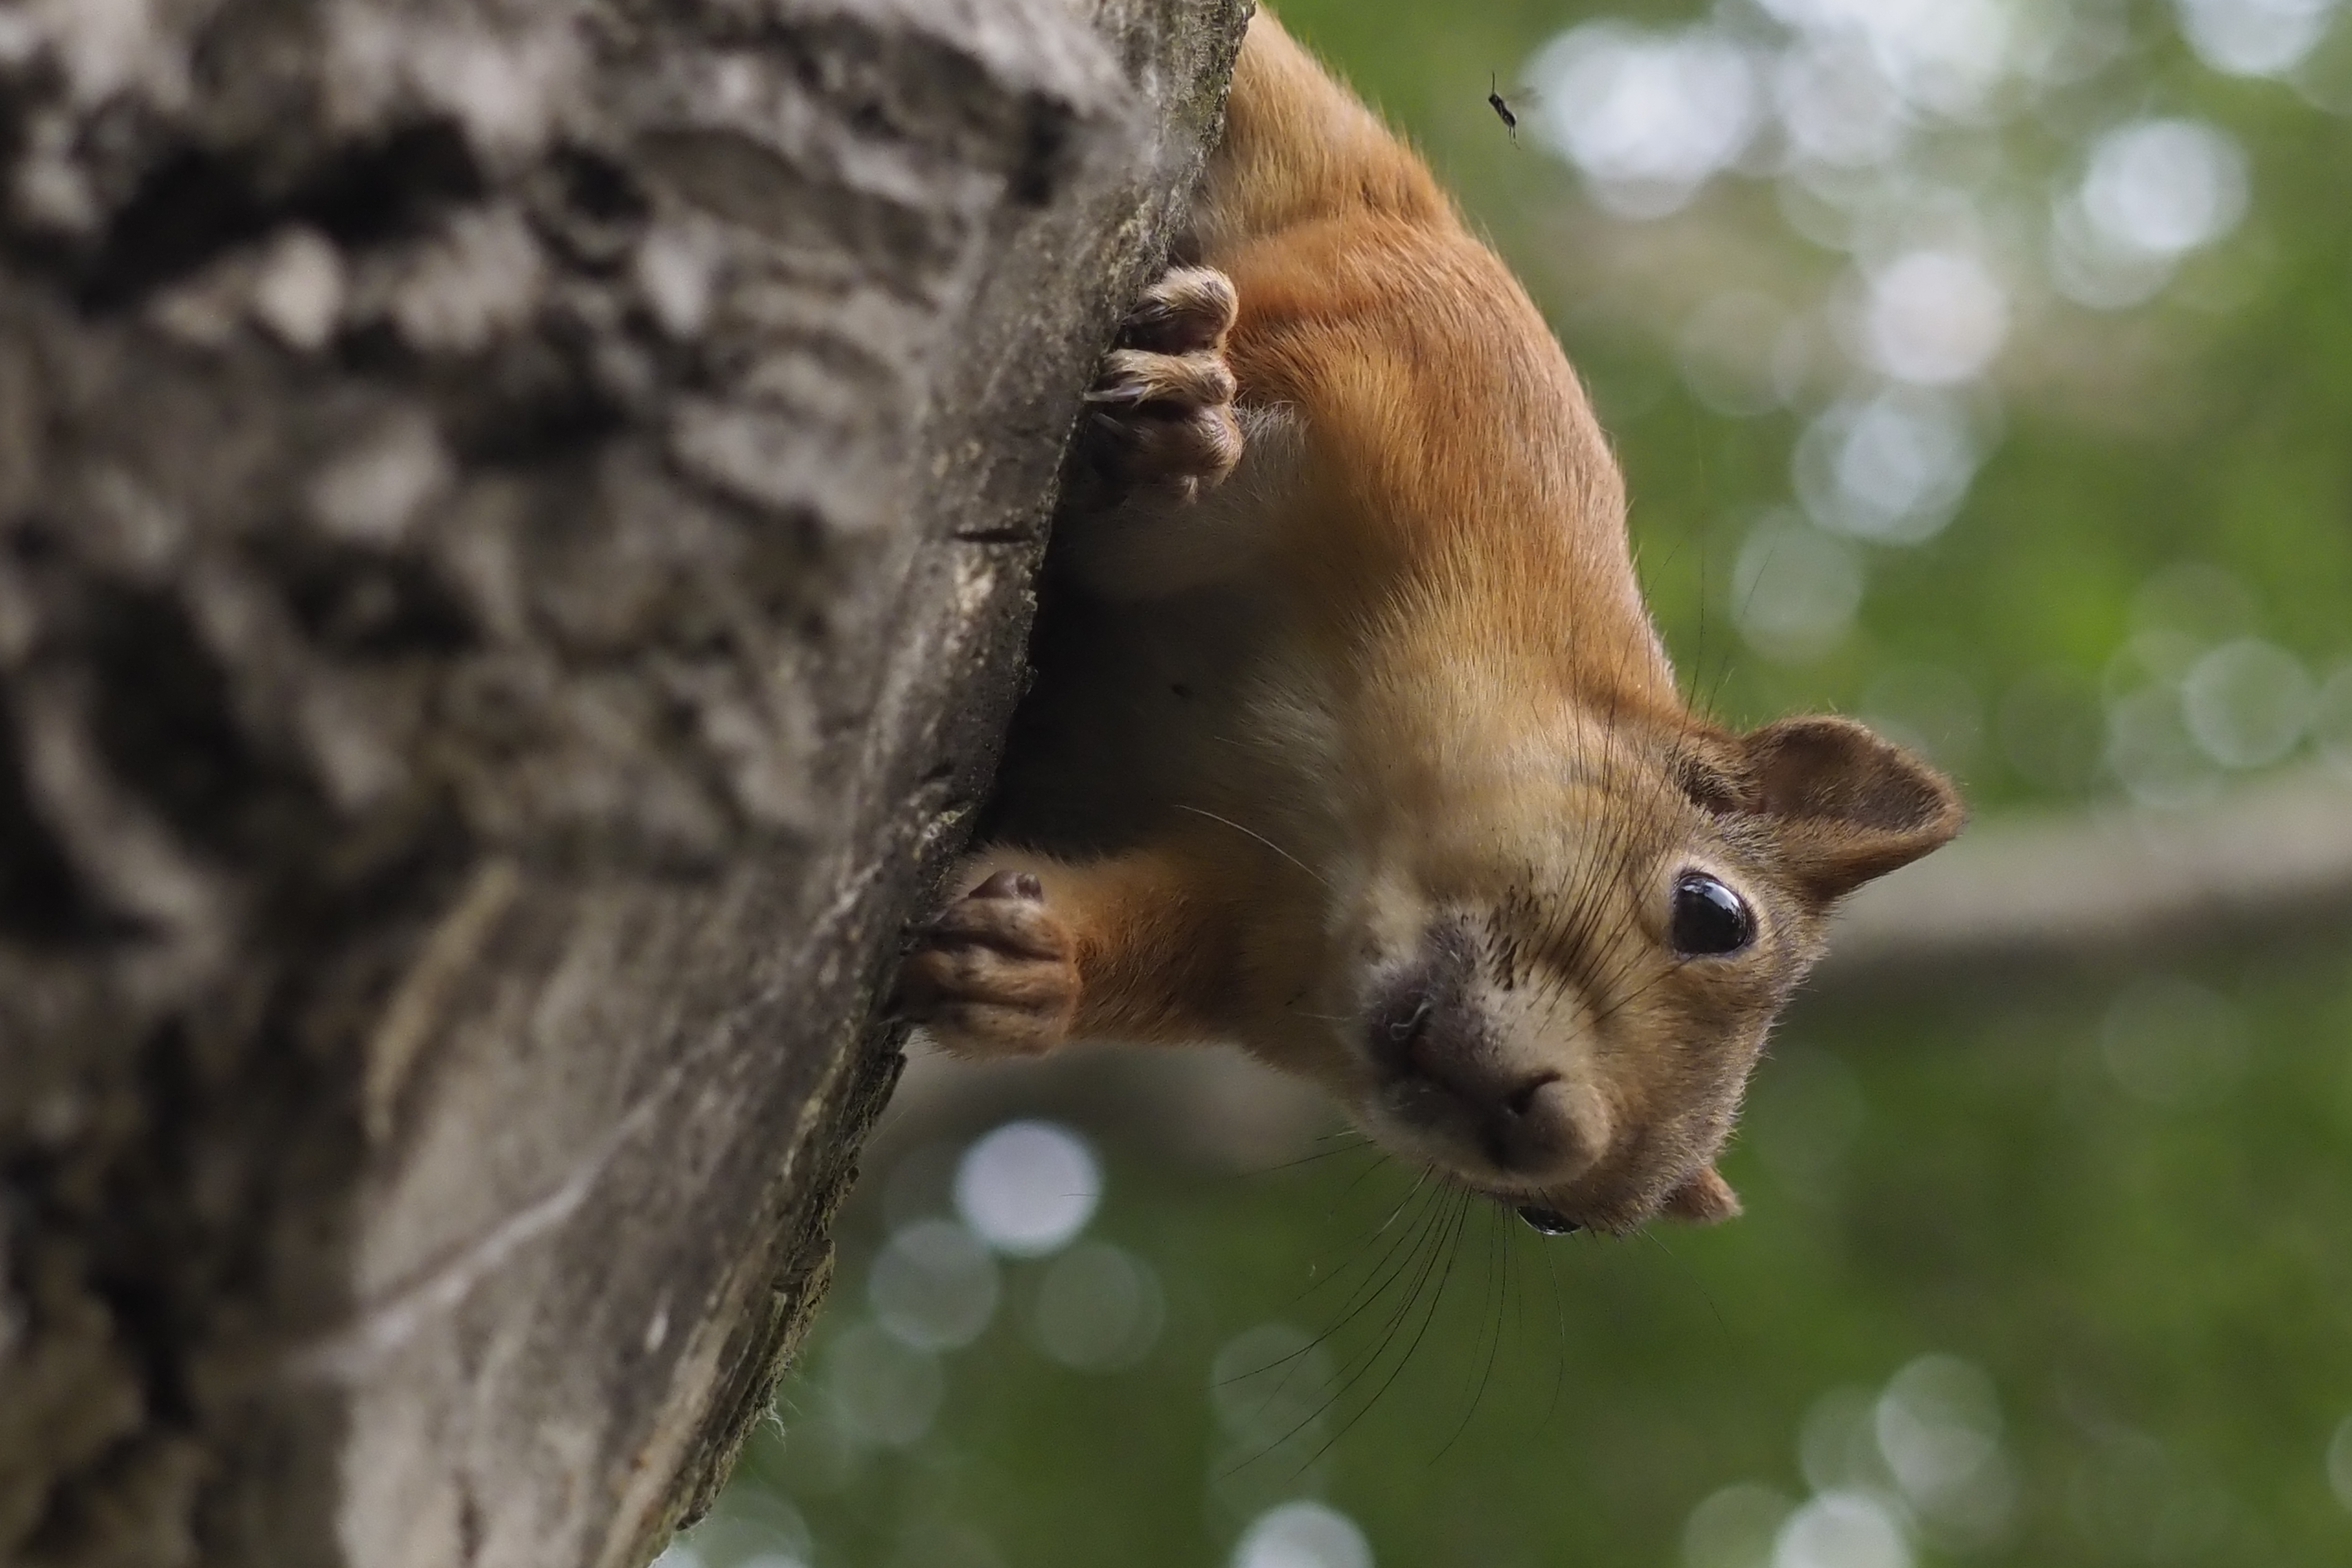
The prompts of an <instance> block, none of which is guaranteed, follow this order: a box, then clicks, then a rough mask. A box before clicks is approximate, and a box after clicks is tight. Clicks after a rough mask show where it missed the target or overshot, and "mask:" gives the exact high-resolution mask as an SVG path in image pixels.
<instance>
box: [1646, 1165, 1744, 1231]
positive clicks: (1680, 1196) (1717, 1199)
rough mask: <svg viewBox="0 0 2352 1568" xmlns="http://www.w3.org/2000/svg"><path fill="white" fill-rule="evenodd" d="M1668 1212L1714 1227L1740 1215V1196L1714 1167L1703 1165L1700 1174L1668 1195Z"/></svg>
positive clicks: (1678, 1217) (1674, 1216) (1675, 1216)
mask: <svg viewBox="0 0 2352 1568" xmlns="http://www.w3.org/2000/svg"><path fill="white" fill-rule="evenodd" d="M1664 1213H1665V1214H1666V1215H1669V1216H1670V1217H1672V1218H1675V1219H1686V1220H1689V1221H1690V1222H1691V1223H1693V1224H1694V1225H1713V1224H1715V1223H1716V1222H1717V1221H1718V1220H1727V1219H1730V1218H1732V1217H1733V1216H1734V1215H1738V1213H1739V1194H1738V1193H1735V1192H1733V1191H1732V1190H1731V1184H1730V1183H1729V1182H1727V1181H1725V1180H1724V1179H1723V1175H1722V1173H1720V1172H1718V1171H1717V1169H1716V1168H1715V1167H1714V1166H1713V1165H1701V1166H1700V1167H1699V1168H1698V1174H1697V1175H1696V1176H1693V1177H1692V1178H1691V1179H1690V1180H1689V1181H1687V1182H1685V1183H1684V1184H1682V1185H1681V1186H1679V1187H1676V1188H1675V1190H1674V1191H1673V1192H1671V1193H1668V1194H1666V1204H1665V1208H1664Z"/></svg>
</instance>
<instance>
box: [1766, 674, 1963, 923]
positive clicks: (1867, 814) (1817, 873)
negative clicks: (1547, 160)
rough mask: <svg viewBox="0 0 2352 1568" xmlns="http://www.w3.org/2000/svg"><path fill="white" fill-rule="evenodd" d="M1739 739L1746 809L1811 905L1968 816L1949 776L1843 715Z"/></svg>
mask: <svg viewBox="0 0 2352 1568" xmlns="http://www.w3.org/2000/svg"><path fill="white" fill-rule="evenodd" d="M1740 746H1741V749H1742V751H1744V752H1745V753H1746V755H1747V761H1748V773H1749V777H1750V778H1751V779H1752V780H1753V781H1754V784H1755V787H1756V805H1755V809H1756V810H1757V811H1759V812H1760V813H1761V814H1762V815H1763V816H1766V817H1768V818H1769V819H1770V820H1771V823H1772V827H1773V831H1774V834H1775V837H1777V838H1778V839H1779V841H1780V853H1781V855H1782V858H1783V859H1784V860H1785V862H1786V864H1787V865H1788V868H1789V870H1790V875H1791V876H1792V877H1794V879H1796V881H1797V884H1798V886H1799V887H1800V888H1801V889H1803V890H1804V892H1805V893H1806V894H1807V895H1808V896H1809V897H1810V898H1811V900H1813V902H1814V903H1815V904H1816V905H1817V906H1820V907H1823V908H1826V907H1827V906H1828V905H1830V904H1831V903H1832V902H1834V901H1835V900H1838V899H1840V898H1842V897H1843V896H1844V895H1845V894H1847V893H1850V892H1852V891H1853V889H1856V888H1858V887H1860V886H1861V885H1862V884H1863V883H1864V882H1867V881H1869V880H1870V879H1872V878H1874V877H1883V876H1885V874H1886V873H1887V872H1889V871H1892V870H1894V869H1895V868H1896V867H1897V866H1903V865H1907V864H1909V863H1910V862H1911V861H1913V860H1916V859H1917V858H1919V857H1920V856H1922V855H1925V854H1927V851H1929V850H1930V849H1933V848H1935V847H1937V846H1938V845H1940V844H1943V843H1945V842H1947V841H1948V840H1949V839H1950V838H1951V837H1952V835H1954V834H1956V833H1958V831H1959V830H1960V824H1961V823H1962V822H1963V821H1965V820H1966V819H1967V816H1968V812H1967V810H1966V809H1965V808H1964V807H1963V806H1962V805H1960V796H1959V792H1958V791H1957V790H1955V789H1954V788H1953V787H1952V785H1951V781H1949V780H1948V779H1947V778H1945V777H1944V775H1943V774H1941V773H1937V772H1936V770H1935V769H1933V768H1931V767H1929V766H1927V763H1923V762H1921V761H1919V759H1918V758H1916V757H1914V756H1913V755H1912V754H1911V753H1910V752H1906V751H1905V750H1903V748H1901V747H1900V746H1896V745H1892V744H1889V743H1888V742H1885V741H1882V740H1880V739H1879V738H1878V737H1877V736H1876V735H1874V734H1872V733H1871V732H1870V731H1868V730H1867V729H1864V727H1863V726H1862V725H1860V724H1857V723H1855V722H1854V721H1853V720H1851V719H1836V718H1831V717H1828V716H1826V715H1823V716H1816V717H1811V718H1802V719H1782V720H1780V721H1777V722H1775V723H1770V724H1767V725H1765V726H1764V727H1763V728H1762V729H1760V730H1755V731H1749V732H1748V735H1747V736H1746V737H1745V738H1744V739H1743V740H1742V741H1741V742H1740Z"/></svg>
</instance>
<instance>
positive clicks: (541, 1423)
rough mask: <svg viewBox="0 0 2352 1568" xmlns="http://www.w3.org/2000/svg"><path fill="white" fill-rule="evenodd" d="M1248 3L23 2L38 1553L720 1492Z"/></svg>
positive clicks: (25, 1334)
mask: <svg viewBox="0 0 2352 1568" xmlns="http://www.w3.org/2000/svg"><path fill="white" fill-rule="evenodd" d="M1241 9H1242V0H1208V3H1205V4H1200V5H1186V6H1181V7H1180V6H1178V5H1175V4H1173V0H1080V3H1073V4H1060V3H1056V0H334V3H331V4H324V5H284V4H280V3H276V0H158V3H155V4H151V5H118V4H102V5H101V4H96V3H94V0H33V3H31V4H18V5H6V6H0V172H5V189H4V190H0V198H5V216H0V680H5V693H0V695H5V709H0V1562H19V1563H42V1564H58V1565H66V1564H72V1565H75V1568H94V1565H97V1564H114V1563H121V1564H126V1565H127V1564H138V1565H140V1568H164V1565H171V1564H179V1563H224V1564H226V1563H237V1564H248V1563H282V1564H297V1563H352V1564H369V1565H376V1564H385V1565H390V1564H416V1565H419V1568H423V1565H427V1564H430V1565H433V1568H442V1565H448V1564H461V1563H463V1564H498V1565H507V1564H515V1565H520V1564H549V1565H563V1568H572V1565H583V1568H584V1565H587V1564H606V1563H616V1564H625V1563H637V1562H642V1561H643V1560H645V1559H646V1557H648V1556H650V1555H651V1554H652V1552H654V1551H655V1550H656V1548H657V1546H658V1545H659V1543H660V1542H661V1540H662V1539H663V1538H664V1536H665V1534H666V1533H667V1530H668V1529H669V1528H670V1527H671V1526H672V1525H673V1524H674V1523H675V1522H677V1521H678V1520H679V1519H680V1518H681V1517H682V1516H683V1515H685V1514H687V1513H688V1512H690V1511H691V1510H693V1509H694V1508H695V1507H696V1505H697V1503H698V1501H699V1500H702V1499H704V1498H705V1497H706V1496H707V1494H708V1491H709V1489H710V1488H711V1487H713V1486H715V1485H716V1483H717V1481H718V1479H719V1478H720V1477H721V1476H722V1474H723V1470H724V1467H725V1462H726V1459H727V1457H728V1455H729V1453H730V1450H731V1447H732V1445H733V1443H734V1442H735V1441H737V1440H738V1438H739V1437H740V1434H741V1432H742V1431H743V1430H744V1428H745V1426H747V1424H748V1423H749V1422H750V1421H751V1420H752V1419H753V1418H754V1417H755V1416H756V1415H758V1414H759V1413H760V1412H761V1410H762V1408H763V1406H764V1402H765V1400H766V1397H767V1394H768V1391H769V1389H770V1386H771V1384H772V1379H773V1377H774V1375H775V1373H776V1371H777V1369H778V1367H779V1366H780V1364H781V1363H782V1359H783V1358H784V1357H785V1356H786V1355H788V1354H789V1352H790V1350H791V1348H792V1346H793V1342H794V1340H795V1336H796V1335H797V1334H798V1333H799V1331H801V1329H802V1328H803V1326H804V1325H805V1323H806V1321H807V1320H808V1317H809V1314H810V1312H811V1310H812V1309H813V1307H814V1303H815V1301H816V1300H817V1298H818V1297H819V1296H820V1295H821V1294H822V1292H823V1289H824V1280H825V1277H826V1272H827V1268H828V1259H829V1244H828V1241H827V1238H826V1226H827V1222H828V1217H829V1215H830V1213H831V1211H832V1209H833V1206H834V1205H835V1202H836V1201H837V1200H838V1198H839V1196H840V1194H841V1192H842V1191H843V1189H844V1187H845V1184H846V1183H847V1182H848V1180H849V1178H850V1175H851V1172H852V1161H853V1158H854V1155H855V1151H856V1145H857V1142H858V1140H859V1139H860V1137H861V1136H862V1134H863V1131H864V1129H865V1128H866V1124H867V1123H868V1121H870V1119H871V1117H872V1115H873V1113H874V1111H875V1110H876V1109H877V1106H878V1104H879V1102H880V1100H881V1099H882V1097H883V1096H884V1095H885V1094H887V1090H888V1088H889V1085H890V1083H891V1081H892V1079H893V1076H894V1072H895V1069H896V1067H897V1065H898V1052H897V1044H898V1042H897V1039H896V1037H893V1036H892V1035H891V1034H889V1033H888V1032H887V1030H884V1029H880V1028H877V1027H874V1026H869V1025H868V1023H867V1016H868V1013H869V1009H870V1005H871V1003H872V1001H873V999H874V997H875V995H876V993H877V986H878V985H879V984H881V983H882V981H883V978H884V977H885V975H886V974H887V971H888V968H889V965H890V959H891V956H892V954H893V952H894V951H895V945H896V940H897V936H898V931H899V929H900V928H901V925H902V923H903V921H905V920H906V919H907V918H908V915H909V914H910V913H911V912H913V911H914V910H916V909H917V908H918V906H919V904H920V903H921V902H922V900H924V899H925V898H926V897H927V896H928V892H929V884H930V879H931V878H932V877H933V875H934V873H935V872H936V870H937V869H938V868H939V867H940V864H941V862H942V860H943V858H944V857H946V856H947V855H949V854H950V852H951V851H952V850H953V848H954V847H955V846H956V843H957V840H958V838H959V836H960V824H961V821H962V820H963V819H964V817H965V816H966V815H967V813H968V809H969V807H970V805H971V803H972V802H973V801H974V800H975V799H976V797H977V795H978V794H979V792H980V791H981V790H982V788H983V787H984V785H985V781H986V773H987V769H988V767H989V766H990V765H991V763H992V750H993V747H994V744H995V741H996V737H997V736H998V735H999V734H1000V733H1001V729H1002V725H1003V720H1004V718H1005V716H1006V712H1007V710H1008V708H1009V705H1010V702H1011V700H1012V699H1013V696H1014V688H1015V686H1016V683H1017V679H1018V670H1019V668H1020V647H1021V637H1022V634H1023V631H1024V626H1025V620H1026V616H1027V610H1028V598H1027V593H1028V586H1027V584H1028V578H1029V573H1030V569H1031V567H1032V566H1033V565H1034V556H1035V553H1036V551H1037V548H1038V543H1039V538H1040V533H1041V530H1042V527H1043V522H1044V519H1045V513H1046V509H1047V506H1048V503H1049V500H1050V495H1051V491H1052V488H1053V480H1054V477H1055V472H1056V469H1057V466H1058V463H1059V460H1060V457H1061V453H1062V449H1063V446H1064V443H1065V441H1066V435H1067V432H1068V430H1069V429H1070V426H1071V425H1072V421H1073V419H1074V417H1075V416H1076V411H1077V407H1078V403H1077V399H1078V395H1079V394H1080V392H1081V391H1082V389H1083V387H1084V385H1085V383H1086V380H1087V375H1088V373H1089V371H1090V369H1091V366H1092V363H1093V362H1094V359H1095V357H1096V356H1097V353H1099V351H1100V349H1101V347H1102V345H1103V343H1104V342H1106V341H1107V339H1108V334H1109V331H1110V329H1111V327H1112V325H1113V323H1114V322H1115V321H1116V318H1117V315H1118V311H1119V310H1120V309H1121V308H1122V307H1123V305H1124V303H1125V301H1126V300H1128V299H1129V298H1130V297H1131V295H1132V292H1133V290H1134V289H1136V288H1137V287H1138V286H1139V284H1140V283H1141V282H1142V281H1143V280H1144V279H1145V278H1146V276H1147V275H1148V273H1149V271H1150V268H1152V267H1154V266H1155V265H1156V264H1157V258H1158V255H1159V253H1160V248H1161V247H1162V246H1163V245H1164V243H1165V240H1166V237H1167V235H1168V231H1169V227H1170V223H1171V213H1172V212H1173V211H1174V210H1175V209H1176V208H1177V206H1178V205H1179V204H1180V203H1181V199H1182V197H1183V195H1185V193H1186V192H1187V191H1188V190H1189V187H1190V184H1191V182H1192V178H1193V176H1194V174H1195V173H1196V172H1197V167H1198V163H1199V158H1200V154H1201V151H1202V146H1203V144H1204V142H1205V140H1206V139H1207V137H1208V136H1209V135H1210V134H1211V133H1212V132H1213V125H1214V122H1215V120H1216V118H1217V114H1218V110H1219V104H1220V102H1221V95H1222V84H1223V79H1224V74H1225V71H1226V70H1227V69H1228V68H1229V66H1230V60H1231V54H1232V50H1233V48H1234V45H1235V43H1236V40H1237V37H1238V30H1239V26H1240V21H1241Z"/></svg>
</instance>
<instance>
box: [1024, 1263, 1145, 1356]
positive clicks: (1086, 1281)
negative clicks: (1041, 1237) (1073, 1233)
mask: <svg viewBox="0 0 2352 1568" xmlns="http://www.w3.org/2000/svg"><path fill="white" fill-rule="evenodd" d="M1165 1317H1166V1311H1165V1308H1164V1306H1163V1304H1162V1301H1161V1298H1160V1281H1159V1279H1158V1278H1157V1277H1156V1276H1154V1275H1153V1273H1152V1271H1151V1266H1150V1264H1148V1263H1146V1262H1144V1261H1143V1259H1141V1258H1138V1257H1136V1256H1135V1255H1134V1254H1133V1253H1131V1252H1129V1251H1128V1250H1126V1249H1125V1248H1124V1247H1113V1246H1111V1245H1110V1244H1109V1243H1108V1242H1101V1241H1086V1242H1080V1243H1079V1244H1078V1245H1077V1246H1076V1247H1071V1248H1070V1249H1069V1250H1068V1251H1067V1252H1065V1253H1064V1254H1062V1256H1061V1257H1059V1258H1055V1260H1054V1261H1053V1263H1052V1265H1051V1266H1050V1267H1048V1268H1046V1270H1045V1278H1044V1279H1040V1280H1038V1282H1037V1296H1036V1300H1035V1302H1034V1308H1033V1310H1032V1312H1031V1315H1030V1328H1031V1331H1032V1332H1033V1334H1034V1338H1035V1340H1036V1342H1037V1348H1038V1349H1040V1350H1042V1351H1044V1352H1045V1354H1046V1355H1048V1356H1050V1357H1052V1358H1053V1359H1054V1360H1055V1361H1057V1362H1060V1363H1062V1364H1063V1365H1065V1366H1071V1367H1076V1368H1078V1369H1079V1370H1080V1371H1084V1372H1116V1371H1118V1370H1119V1369H1120V1368H1122V1367H1129V1366H1133V1365H1134V1364H1135V1363H1138V1362H1139V1361H1141V1360H1142V1359H1143V1358H1144V1357H1145V1356H1146V1355H1148V1354H1150V1351H1151V1347H1152V1345H1153V1344H1154V1343H1155V1342H1157V1341H1158V1340H1159V1338H1160V1327H1161V1325H1162V1323H1163V1321H1164V1320H1165Z"/></svg>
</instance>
